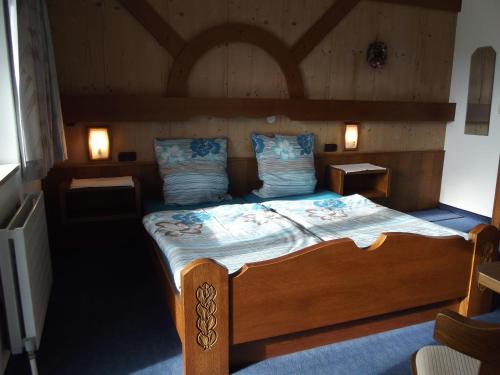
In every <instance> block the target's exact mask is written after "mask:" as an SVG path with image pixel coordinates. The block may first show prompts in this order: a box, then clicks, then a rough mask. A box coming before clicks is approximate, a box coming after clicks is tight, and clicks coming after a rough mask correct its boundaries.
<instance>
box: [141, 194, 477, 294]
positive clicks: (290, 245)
mask: <svg viewBox="0 0 500 375" xmlns="http://www.w3.org/2000/svg"><path fill="white" fill-rule="evenodd" d="M143 223H144V226H145V228H146V229H147V231H148V232H149V233H150V234H151V236H152V237H153V238H154V239H155V240H156V242H157V243H158V245H159V247H160V249H161V250H162V252H163V254H164V256H165V258H166V260H167V263H168V264H169V265H170V269H171V271H172V274H173V277H174V281H175V284H176V286H177V288H178V289H179V290H180V273H181V270H182V269H183V268H184V267H185V266H186V265H188V264H189V263H190V262H191V261H193V260H195V259H199V258H211V259H214V260H215V261H217V262H219V263H220V264H222V265H224V266H225V267H226V268H227V269H228V271H229V273H233V272H235V271H237V270H238V269H240V268H241V267H242V266H243V265H244V264H245V263H250V262H258V261H263V260H268V259H273V258H277V257H279V256H282V255H286V254H289V253H292V252H294V251H297V250H300V249H303V248H305V247H308V246H311V245H314V244H316V243H320V242H322V241H329V240H333V239H337V238H345V237H349V238H351V239H352V240H353V241H354V242H355V243H356V245H357V246H358V247H367V246H370V245H371V244H372V243H373V242H374V241H375V240H376V239H377V237H378V236H379V235H380V234H381V233H383V232H407V233H415V234H421V235H427V236H450V235H461V236H463V237H465V238H467V236H466V234H464V233H461V232H457V231H455V230H452V229H448V228H445V227H441V226H439V225H436V224H433V223H430V222H427V221H425V220H422V219H418V218H416V217H413V216H410V215H407V214H404V213H402V212H398V211H395V210H391V209H389V208H387V207H384V206H380V205H378V204H376V203H373V202H372V201H370V200H368V199H366V198H364V197H362V196H360V195H351V196H348V197H342V198H331V199H319V200H301V201H293V200H290V201H283V200H275V201H268V202H263V203H247V204H233V205H221V206H216V207H211V208H204V209H197V210H172V211H161V212H155V213H152V214H149V215H146V216H145V217H144V219H143Z"/></svg>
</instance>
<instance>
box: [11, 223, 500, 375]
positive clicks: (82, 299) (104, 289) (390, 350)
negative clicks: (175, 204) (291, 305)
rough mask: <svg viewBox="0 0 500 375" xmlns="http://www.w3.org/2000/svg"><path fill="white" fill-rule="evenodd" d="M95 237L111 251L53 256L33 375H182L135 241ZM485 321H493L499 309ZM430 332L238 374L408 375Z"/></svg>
mask: <svg viewBox="0 0 500 375" xmlns="http://www.w3.org/2000/svg"><path fill="white" fill-rule="evenodd" d="M92 233H93V236H94V237H96V236H97V235H96V234H95V233H94V232H92ZM81 235H82V236H85V234H81ZM87 236H90V235H89V234H87ZM102 236H103V237H100V238H97V240H98V242H101V241H104V240H105V239H106V238H107V237H109V238H111V239H112V242H113V244H115V245H116V246H117V247H116V248H113V247H110V246H100V247H96V246H88V247H85V248H84V249H83V250H82V249H80V250H77V249H66V251H65V252H64V253H62V254H60V255H58V256H55V257H54V260H53V263H54V288H53V291H52V296H51V301H50V305H49V310H48V315H47V321H46V326H45V331H44V335H43V339H42V343H41V347H40V350H39V352H38V365H39V369H40V374H42V375H44V374H50V375H59V374H63V375H65V374H68V375H69V374H71V375H88V374H92V375H94V374H95V375H101V374H102V375H115V374H116V375H118V374H120V375H122V374H136V375H147V374H148V375H149V374H162V375H165V374H182V358H181V344H180V341H179V338H178V336H177V333H176V331H175V328H174V327H173V325H172V322H171V320H170V316H169V313H168V309H167V306H166V303H165V299H164V296H163V294H162V292H161V290H160V288H159V285H158V282H157V280H156V279H155V275H154V273H153V272H152V270H151V265H150V263H149V259H148V258H147V257H146V256H145V254H144V249H143V247H142V246H141V244H140V241H139V240H136V239H134V238H132V235H131V233H129V232H128V231H126V230H122V231H121V233H120V236H119V237H114V236H110V235H109V233H108V231H107V230H106V231H104V234H102ZM106 236H107V237H106ZM117 239H121V241H119V242H121V243H116V241H117ZM488 319H489V320H494V321H499V322H500V310H498V311H496V312H495V313H493V314H492V315H490V316H488ZM432 331H433V323H432V322H431V323H424V324H421V325H417V326H413V327H408V328H405V329H399V330H395V331H391V332H386V333H383V334H378V335H373V336H369V337H364V338H361V339H356V340H351V341H346V342H343V343H338V344H332V345H327V346H323V347H320V348H315V349H311V350H307V351H303V352H299V353H294V354H290V355H287V356H282V357H277V358H273V359H270V360H266V361H263V362H260V363H257V364H254V365H252V366H250V367H247V368H244V369H241V370H240V371H238V372H237V374H240V375H253V374H259V375H265V374H360V375H362V374H398V375H404V374H410V373H411V372H410V367H409V363H410V357H411V355H412V353H413V352H415V351H416V350H417V349H419V348H420V347H422V346H424V345H427V344H430V343H432V342H433V341H432ZM6 374H7V375H24V374H29V370H28V361H27V359H26V357H25V355H18V356H15V357H14V358H12V359H11V361H10V363H9V367H8V369H7V373H6Z"/></svg>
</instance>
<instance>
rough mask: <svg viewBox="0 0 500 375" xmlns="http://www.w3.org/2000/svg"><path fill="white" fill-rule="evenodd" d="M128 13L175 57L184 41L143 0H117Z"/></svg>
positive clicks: (182, 46)
mask: <svg viewBox="0 0 500 375" xmlns="http://www.w3.org/2000/svg"><path fill="white" fill-rule="evenodd" d="M119 1H120V3H121V4H122V5H123V6H124V7H125V9H127V10H128V11H129V13H130V14H131V15H132V16H133V17H134V18H135V19H136V20H137V21H139V23H140V24H141V25H142V26H144V28H145V29H146V30H147V31H148V32H149V33H150V34H151V35H152V36H153V37H154V38H155V39H156V40H157V42H158V43H160V45H161V46H163V47H164V48H165V49H166V50H167V51H168V52H169V53H170V55H172V57H176V56H177V55H178V54H179V53H180V52H181V51H182V49H183V48H184V45H185V44H186V42H185V41H184V39H182V37H181V36H180V35H179V34H178V33H177V31H175V30H174V28H173V27H172V26H170V25H169V24H168V23H167V22H165V21H164V20H163V19H162V18H161V16H160V15H159V14H158V13H157V12H156V10H155V9H154V8H153V7H152V6H151V5H149V3H148V2H147V1H145V0H119Z"/></svg>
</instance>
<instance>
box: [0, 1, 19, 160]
mask: <svg viewBox="0 0 500 375" xmlns="http://www.w3.org/2000/svg"><path fill="white" fill-rule="evenodd" d="M15 10H16V1H15V0H7V1H2V3H1V4H0V164H11V163H15V164H17V163H19V146H18V141H17V117H16V104H15V103H16V101H15V97H14V87H13V85H14V82H15V80H14V79H13V75H12V70H11V67H12V65H13V64H12V63H11V62H12V59H11V55H13V54H11V53H10V51H11V48H10V45H11V41H12V42H14V41H16V40H17V33H11V32H10V30H14V31H16V30H17V26H16V25H15V19H16V17H15ZM13 12H14V13H13ZM9 14H10V15H11V17H9ZM9 19H10V20H14V25H13V24H12V22H11V21H10V20H9ZM13 26H14V27H13ZM12 45H17V42H16V44H12ZM12 50H16V54H17V48H13V49H12ZM12 57H14V56H12Z"/></svg>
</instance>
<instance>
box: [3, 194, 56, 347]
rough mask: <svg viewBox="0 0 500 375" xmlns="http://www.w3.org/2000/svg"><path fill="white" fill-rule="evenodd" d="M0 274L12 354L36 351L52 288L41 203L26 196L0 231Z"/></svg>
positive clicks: (41, 199)
mask: <svg viewBox="0 0 500 375" xmlns="http://www.w3.org/2000/svg"><path fill="white" fill-rule="evenodd" d="M0 274H1V280H2V287H3V296H4V302H5V315H6V320H7V330H8V339H9V343H10V347H11V351H12V353H13V354H18V353H21V352H23V347H24V345H27V343H29V345H30V346H31V347H33V346H35V347H34V349H35V350H36V349H38V347H39V345H40V339H41V337H42V332H43V326H44V322H45V315H46V312H47V306H48V302H49V297H50V290H51V287H52V265H51V261H50V250H49V241H48V235H47V222H46V219H45V203H44V197H43V193H42V192H38V193H33V194H29V195H27V196H26V198H25V199H24V201H23V202H22V204H21V207H20V208H19V209H18V210H17V212H16V213H15V214H14V216H13V217H12V219H11V220H10V222H9V223H8V224H7V226H6V227H5V228H4V229H0Z"/></svg>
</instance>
